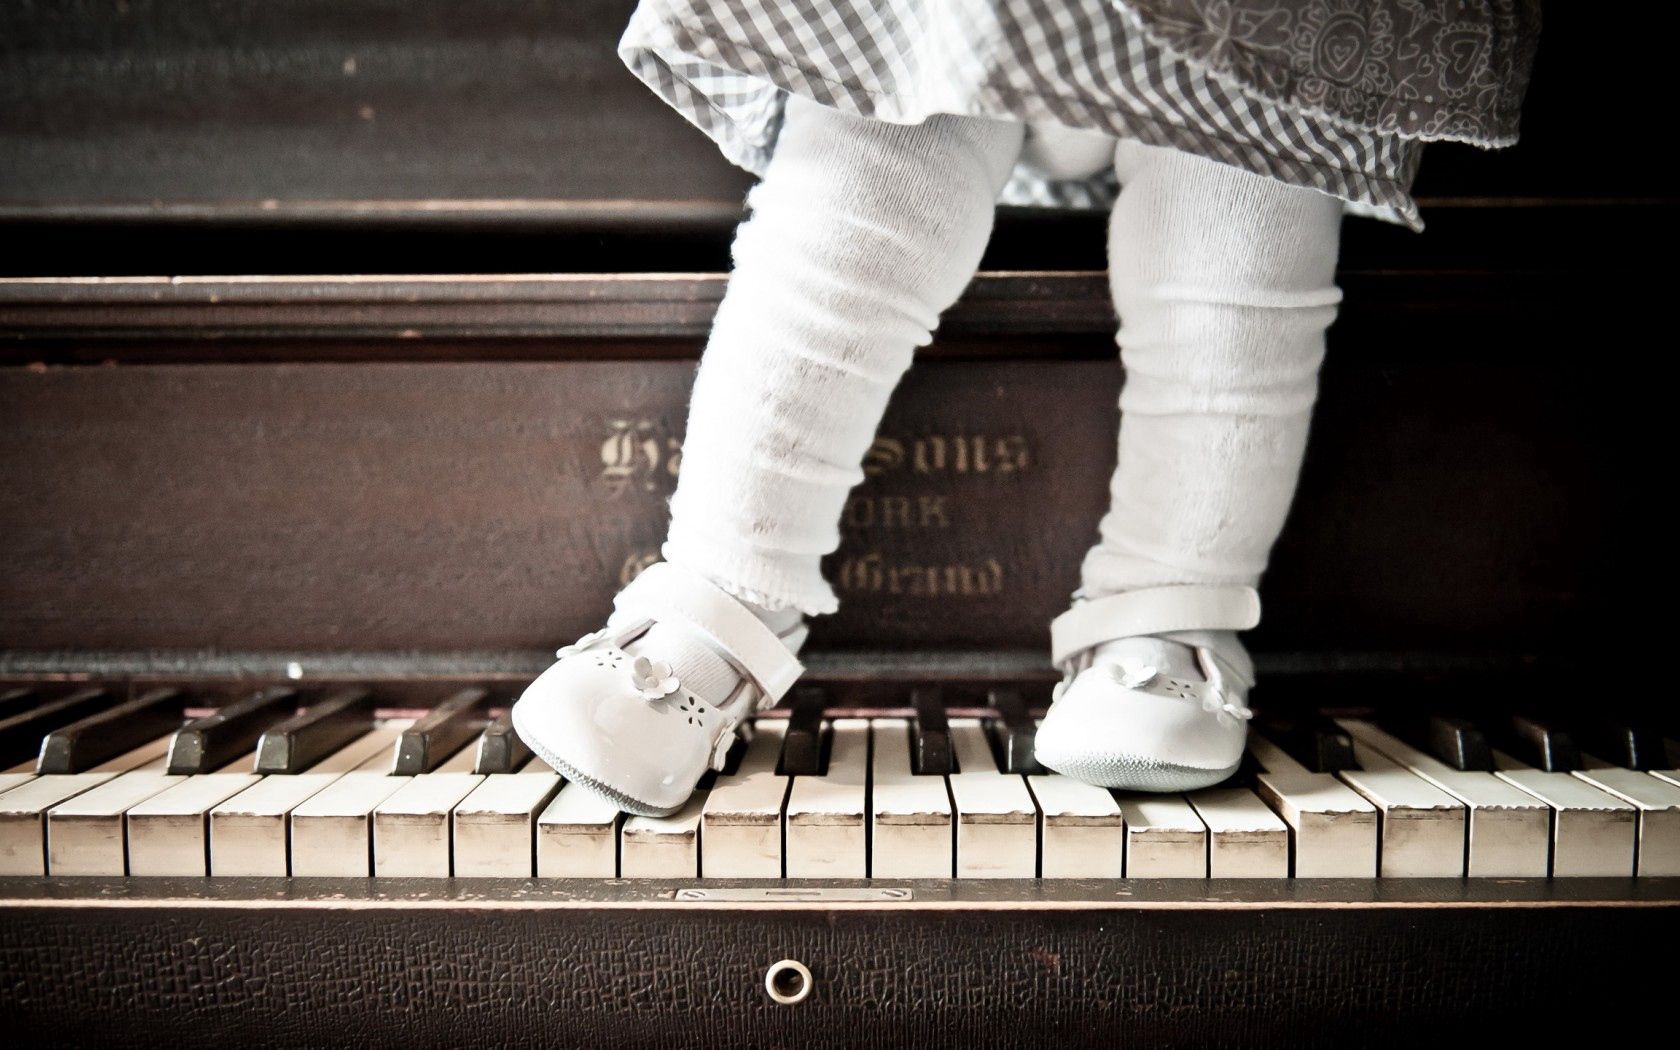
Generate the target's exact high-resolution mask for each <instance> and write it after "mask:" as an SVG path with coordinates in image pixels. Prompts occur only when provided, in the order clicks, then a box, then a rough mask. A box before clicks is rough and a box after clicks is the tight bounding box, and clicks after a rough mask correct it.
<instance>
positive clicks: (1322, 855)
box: [1248, 733, 1377, 879]
mask: <svg viewBox="0 0 1680 1050" xmlns="http://www.w3.org/2000/svg"><path fill="white" fill-rule="evenodd" d="M1248 750H1249V753H1250V754H1251V755H1253V756H1254V760H1255V761H1256V762H1257V763H1259V765H1260V768H1261V769H1263V770H1265V772H1264V773H1261V774H1259V775H1258V776H1257V777H1256V778H1255V792H1256V794H1258V795H1259V797H1260V799H1261V801H1263V802H1265V803H1266V805H1268V806H1270V807H1271V808H1272V810H1273V812H1275V813H1277V815H1278V816H1279V817H1281V818H1283V822H1284V823H1285V824H1287V825H1289V832H1290V837H1291V838H1292V839H1293V840H1294V847H1295V848H1294V860H1293V874H1294V876H1295V877H1296V878H1298V879H1372V878H1376V875H1377V808H1376V807H1375V806H1373V805H1371V803H1369V802H1367V801H1366V800H1365V798H1364V797H1363V796H1361V795H1360V794H1359V793H1358V792H1356V791H1354V790H1353V789H1352V788H1350V787H1348V786H1347V785H1346V784H1344V783H1342V782H1341V781H1340V780H1337V779H1336V778H1335V777H1334V776H1332V775H1331V774H1329V773H1314V772H1312V771H1311V770H1309V769H1307V767H1305V766H1303V765H1301V764H1300V763H1299V762H1296V761H1295V760H1294V759H1292V758H1290V757H1289V756H1288V755H1287V754H1285V753H1284V752H1283V750H1282V749H1281V748H1279V747H1278V746H1277V745H1275V744H1273V743H1271V742H1270V741H1268V740H1266V739H1264V738H1262V737H1260V736H1259V735H1258V734H1254V733H1250V734H1249V743H1248Z"/></svg>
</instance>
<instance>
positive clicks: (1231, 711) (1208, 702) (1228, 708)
mask: <svg viewBox="0 0 1680 1050" xmlns="http://www.w3.org/2000/svg"><path fill="white" fill-rule="evenodd" d="M1202 710H1203V711H1206V712H1207V713H1208V714H1210V715H1213V716H1214V719H1215V720H1216V721H1217V722H1218V723H1219V724H1220V725H1222V726H1233V725H1236V724H1237V723H1239V722H1246V721H1248V720H1249V719H1251V718H1253V717H1254V712H1253V711H1251V710H1249V709H1248V708H1246V707H1244V706H1243V705H1241V704H1233V703H1231V702H1230V701H1229V700H1227V699H1225V690H1224V689H1220V688H1215V689H1214V690H1212V691H1211V692H1210V693H1209V694H1208V695H1207V696H1204V697H1202Z"/></svg>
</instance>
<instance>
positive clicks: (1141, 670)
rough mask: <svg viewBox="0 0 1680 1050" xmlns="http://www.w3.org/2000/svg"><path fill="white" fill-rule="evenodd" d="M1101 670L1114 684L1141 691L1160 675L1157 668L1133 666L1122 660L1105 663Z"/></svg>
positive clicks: (1145, 665) (1144, 665)
mask: <svg viewBox="0 0 1680 1050" xmlns="http://www.w3.org/2000/svg"><path fill="white" fill-rule="evenodd" d="M1103 670H1104V671H1106V672H1107V674H1108V677H1110V678H1112V679H1114V681H1115V684H1117V685H1119V686H1122V687H1123V688H1126V689H1141V688H1142V687H1143V686H1146V685H1148V684H1149V683H1150V682H1153V681H1154V680H1155V676H1156V675H1158V674H1160V673H1161V671H1160V669H1159V668H1157V667H1153V666H1151V665H1149V664H1141V665H1140V664H1133V663H1129V662H1127V661H1124V660H1122V661H1117V662H1115V663H1105V664H1104V665H1103Z"/></svg>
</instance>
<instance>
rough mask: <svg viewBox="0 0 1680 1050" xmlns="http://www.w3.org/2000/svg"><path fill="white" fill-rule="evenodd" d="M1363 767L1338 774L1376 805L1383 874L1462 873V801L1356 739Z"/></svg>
mask: <svg viewBox="0 0 1680 1050" xmlns="http://www.w3.org/2000/svg"><path fill="white" fill-rule="evenodd" d="M1353 748H1354V757H1355V758H1356V759H1358V761H1359V764H1360V766H1361V767H1362V768H1360V769H1349V770H1343V771H1342V772H1341V773H1339V774H1337V775H1338V776H1340V777H1341V779H1342V780H1343V781H1344V782H1345V783H1346V784H1347V785H1348V786H1349V787H1351V788H1353V789H1354V790H1355V791H1357V792H1359V793H1360V794H1361V795H1364V796H1365V797H1366V798H1367V799H1368V800H1370V802H1371V804H1372V805H1374V806H1376V807H1377V827H1378V835H1379V836H1380V839H1379V841H1380V843H1381V846H1380V849H1379V851H1378V853H1377V862H1378V869H1377V870H1378V873H1379V874H1381V875H1382V876H1384V877H1385V878H1393V877H1412V878H1454V879H1456V878H1462V877H1463V875H1464V849H1465V843H1466V841H1467V839H1466V834H1467V832H1468V829H1469V822H1468V820H1467V819H1466V815H1465V809H1464V804H1463V803H1462V802H1460V801H1459V800H1458V799H1456V798H1454V797H1453V796H1452V795H1449V794H1447V793H1446V792H1445V791H1442V790H1441V789H1440V788H1438V787H1436V786H1435V785H1434V784H1431V783H1430V782H1429V781H1427V780H1424V779H1423V778H1422V777H1420V776H1418V775H1417V774H1415V773H1412V772H1410V771H1408V770H1406V769H1403V768H1402V767H1400V766H1399V765H1398V764H1396V763H1395V762H1393V761H1392V760H1390V759H1389V758H1388V757H1386V756H1385V755H1383V754H1382V753H1381V752H1379V751H1376V750H1374V749H1373V748H1371V747H1368V746H1366V745H1364V744H1361V743H1360V742H1359V741H1358V740H1357V739H1356V740H1354V742H1353Z"/></svg>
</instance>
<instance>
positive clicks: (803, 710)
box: [778, 686, 828, 777]
mask: <svg viewBox="0 0 1680 1050" xmlns="http://www.w3.org/2000/svg"><path fill="white" fill-rule="evenodd" d="M827 704H828V696H827V694H825V693H824V692H823V691H822V690H821V689H819V688H817V687H815V686H798V687H795V688H794V691H793V709H792V711H790V712H789V714H788V726H787V735H786V736H784V737H783V738H782V760H781V765H780V767H779V770H778V771H779V772H780V773H781V774H782V775H783V776H788V777H814V776H820V775H821V774H822V763H823V733H822V718H823V708H824V707H826V706H827Z"/></svg>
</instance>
